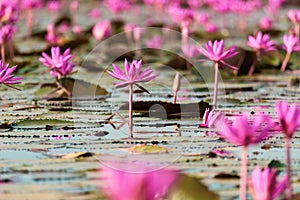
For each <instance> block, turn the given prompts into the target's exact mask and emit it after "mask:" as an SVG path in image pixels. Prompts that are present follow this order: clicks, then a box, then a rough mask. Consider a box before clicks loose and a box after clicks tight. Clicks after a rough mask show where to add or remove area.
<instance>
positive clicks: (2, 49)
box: [1, 43, 5, 63]
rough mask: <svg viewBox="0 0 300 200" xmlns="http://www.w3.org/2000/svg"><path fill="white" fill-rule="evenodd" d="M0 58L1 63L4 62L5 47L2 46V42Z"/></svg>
mask: <svg viewBox="0 0 300 200" xmlns="http://www.w3.org/2000/svg"><path fill="white" fill-rule="evenodd" d="M1 59H2V63H5V47H4V43H3V44H1Z"/></svg>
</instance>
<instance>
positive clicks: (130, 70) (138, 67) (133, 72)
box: [106, 59, 158, 137]
mask: <svg viewBox="0 0 300 200" xmlns="http://www.w3.org/2000/svg"><path fill="white" fill-rule="evenodd" d="M112 65H113V70H112V71H109V70H106V72H107V73H108V74H109V75H110V76H112V77H114V78H115V79H118V80H120V81H121V82H118V83H115V84H114V85H115V86H116V87H125V86H127V85H128V86H129V101H128V102H129V109H128V112H129V123H128V126H129V134H130V137H133V132H132V130H133V129H132V124H133V121H132V97H133V85H134V84H135V85H137V86H138V87H140V88H142V89H144V88H143V87H141V86H139V85H138V83H142V82H148V81H151V80H152V79H155V78H156V77H157V76H158V74H155V73H154V71H153V70H151V69H150V66H148V67H146V68H145V69H144V70H142V60H139V61H138V60H133V61H132V63H128V61H127V60H126V59H125V63H124V68H125V73H124V72H123V71H122V70H121V69H120V67H119V66H117V65H116V64H114V63H113V64H112ZM144 90H145V89H144Z"/></svg>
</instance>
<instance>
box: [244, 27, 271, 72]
mask: <svg viewBox="0 0 300 200" xmlns="http://www.w3.org/2000/svg"><path fill="white" fill-rule="evenodd" d="M247 44H248V46H249V47H251V48H253V49H254V50H255V53H256V59H255V60H254V61H253V63H252V66H251V67H250V70H249V72H248V75H249V76H251V75H252V74H253V73H254V70H255V67H256V64H257V62H258V58H259V57H261V54H262V53H263V52H267V51H273V50H276V47H275V41H274V40H271V38H270V35H269V34H263V33H262V32H258V33H257V35H256V36H252V35H250V36H248V42H247Z"/></svg>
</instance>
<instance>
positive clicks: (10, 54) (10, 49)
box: [8, 40, 15, 60]
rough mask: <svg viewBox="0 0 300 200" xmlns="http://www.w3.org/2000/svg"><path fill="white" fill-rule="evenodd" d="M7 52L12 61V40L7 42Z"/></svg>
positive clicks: (13, 54) (13, 52) (13, 53)
mask: <svg viewBox="0 0 300 200" xmlns="http://www.w3.org/2000/svg"><path fill="white" fill-rule="evenodd" d="M8 50H9V56H10V59H11V60H12V59H13V58H14V57H15V51H14V44H13V41H12V40H10V41H9V42H8Z"/></svg>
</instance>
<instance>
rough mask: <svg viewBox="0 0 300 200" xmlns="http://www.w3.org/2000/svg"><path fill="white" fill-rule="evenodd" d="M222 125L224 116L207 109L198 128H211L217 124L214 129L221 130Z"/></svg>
mask: <svg viewBox="0 0 300 200" xmlns="http://www.w3.org/2000/svg"><path fill="white" fill-rule="evenodd" d="M223 123H225V114H224V113H223V112H220V111H219V112H215V111H214V110H209V109H208V108H207V109H206V110H205V113H204V116H203V122H202V123H201V124H199V127H204V128H213V127H215V126H216V124H217V126H216V128H218V129H219V130H222V128H221V127H222V126H223Z"/></svg>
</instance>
